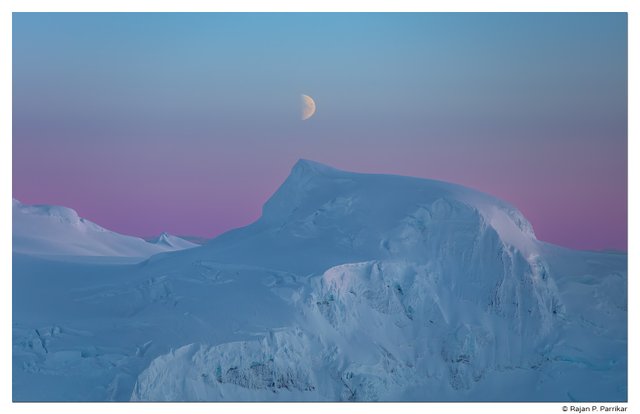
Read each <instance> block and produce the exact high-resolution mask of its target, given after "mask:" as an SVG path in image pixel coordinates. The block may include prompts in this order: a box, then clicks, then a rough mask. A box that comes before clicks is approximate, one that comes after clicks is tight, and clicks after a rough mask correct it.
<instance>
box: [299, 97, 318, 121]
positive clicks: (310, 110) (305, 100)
mask: <svg viewBox="0 0 640 414" xmlns="http://www.w3.org/2000/svg"><path fill="white" fill-rule="evenodd" d="M300 97H301V98H302V120H303V121H304V120H307V119H309V118H311V117H312V116H313V114H314V113H315V112H316V103H315V102H314V100H313V99H312V98H311V97H310V96H309V95H300Z"/></svg>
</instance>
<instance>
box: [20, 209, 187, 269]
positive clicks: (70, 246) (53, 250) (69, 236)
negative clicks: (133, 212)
mask: <svg viewBox="0 0 640 414" xmlns="http://www.w3.org/2000/svg"><path fill="white" fill-rule="evenodd" d="M195 246H196V245H195V244H193V243H190V242H188V241H186V240H182V239H180V238H178V237H175V236H171V235H168V234H166V233H163V234H162V235H161V236H160V237H159V238H158V239H157V240H155V241H154V242H153V243H149V242H146V241H145V240H143V239H141V238H138V237H132V236H125V235H122V234H118V233H115V232H112V231H109V230H107V229H105V228H103V227H100V226H98V225H97V224H95V223H93V222H91V221H89V220H86V219H84V218H81V217H79V216H78V213H76V212H75V211H74V210H72V209H70V208H67V207H60V206H50V205H25V204H22V203H20V202H19V201H17V200H15V199H14V200H13V252H14V253H22V254H36V255H56V256H59V255H64V256H119V257H149V256H151V255H154V254H157V253H162V252H167V251H172V250H180V249H188V248H191V247H195Z"/></svg>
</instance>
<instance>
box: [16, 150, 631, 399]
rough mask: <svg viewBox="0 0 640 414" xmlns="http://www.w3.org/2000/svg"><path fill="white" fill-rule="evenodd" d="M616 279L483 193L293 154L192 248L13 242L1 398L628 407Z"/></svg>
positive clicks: (620, 270)
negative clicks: (279, 178) (248, 210)
mask: <svg viewBox="0 0 640 414" xmlns="http://www.w3.org/2000/svg"><path fill="white" fill-rule="evenodd" d="M87 274H91V275H92V276H91V277H87ZM51 280H55V284H54V283H52V282H51ZM626 280H627V263H626V255H624V254H614V253H594V252H575V251H571V250H567V249H562V248H559V247H556V246H551V245H548V244H545V243H542V242H540V241H538V240H536V238H535V235H534V232H533V230H532V228H531V225H530V224H529V223H528V222H527V221H526V219H525V218H524V217H523V216H522V215H521V214H520V213H519V212H518V211H517V210H516V209H515V208H514V207H512V206H510V205H508V204H507V203H504V202H502V201H500V200H497V199H495V198H493V197H491V196H488V195H486V194H482V193H479V192H476V191H473V190H471V189H467V188H464V187H461V186H456V185H452V184H447V183H443V182H438V181H430V180H422V179H415V178H410V177H399V176H389V175H370V174H356V173H348V172H344V171H339V170H336V169H333V168H330V167H327V166H324V165H321V164H318V163H314V162H311V161H306V160H301V161H299V162H298V163H297V164H296V165H295V166H294V168H293V170H292V172H291V174H290V176H289V177H288V178H287V179H286V181H285V182H284V183H283V184H282V186H281V187H280V188H279V189H278V190H277V191H276V193H275V194H274V195H273V196H272V197H271V198H270V199H269V201H268V202H267V203H266V204H265V206H264V208H263V214H262V216H261V218H260V219H259V220H257V221H256V222H255V223H253V224H251V225H249V226H247V227H244V228H241V229H237V230H234V231H231V232H228V233H226V234H224V235H222V236H220V237H218V238H216V239H214V240H212V241H211V242H210V243H208V244H207V245H204V246H202V247H197V248H193V249H189V250H183V251H178V252H172V253H167V254H164V255H157V256H154V257H151V258H149V259H148V260H146V261H144V262H142V263H139V264H135V265H124V264H119V265H105V264H102V265H96V264H86V263H64V262H59V261H58V262H56V263H52V262H50V261H48V260H46V259H35V258H33V257H28V256H23V255H19V254H18V255H15V254H14V338H13V345H14V356H13V363H14V371H13V372H14V374H13V375H14V391H13V392H14V399H16V400H74V401H76V400H128V399H132V400H161V401H163V400H174V401H175V400H187V401H192V400H206V401H254V400H261V401H264V400H274V401H278V400H279V401H298V400H300V401H327V400H328V401H338V400H343V401H411V400H415V401H486V400H490V401H573V400H576V401H624V400H626V398H627V383H626V373H627V353H626V344H627V329H626V315H627V314H626V312H627V310H626V306H627V302H626V298H627V295H626V292H627V290H626V289H627V284H626Z"/></svg>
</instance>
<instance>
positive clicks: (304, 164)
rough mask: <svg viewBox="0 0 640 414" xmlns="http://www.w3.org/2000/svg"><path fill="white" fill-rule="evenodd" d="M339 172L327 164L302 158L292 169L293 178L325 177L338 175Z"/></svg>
mask: <svg viewBox="0 0 640 414" xmlns="http://www.w3.org/2000/svg"><path fill="white" fill-rule="evenodd" d="M339 171H340V170H337V169H335V168H333V167H330V166H328V165H325V164H321V163H319V162H316V161H311V160H307V159H304V158H300V159H299V160H298V161H297V162H296V163H295V165H294V166H293V168H292V169H291V175H292V176H309V175H312V176H313V175H325V174H331V173H337V172H339Z"/></svg>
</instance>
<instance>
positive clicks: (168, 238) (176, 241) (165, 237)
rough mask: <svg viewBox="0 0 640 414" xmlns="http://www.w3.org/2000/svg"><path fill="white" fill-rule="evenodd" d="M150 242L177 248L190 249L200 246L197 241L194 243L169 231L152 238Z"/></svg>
mask: <svg viewBox="0 0 640 414" xmlns="http://www.w3.org/2000/svg"><path fill="white" fill-rule="evenodd" d="M150 243H153V244H156V245H158V246H165V247H168V248H171V249H175V250H182V249H190V248H192V247H197V246H198V245H197V244H195V243H192V242H190V241H188V240H185V239H183V238H180V237H178V236H174V235H172V234H169V233H167V232H163V233H162V234H160V235H159V236H158V237H156V238H154V239H152V240H151V241H150Z"/></svg>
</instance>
